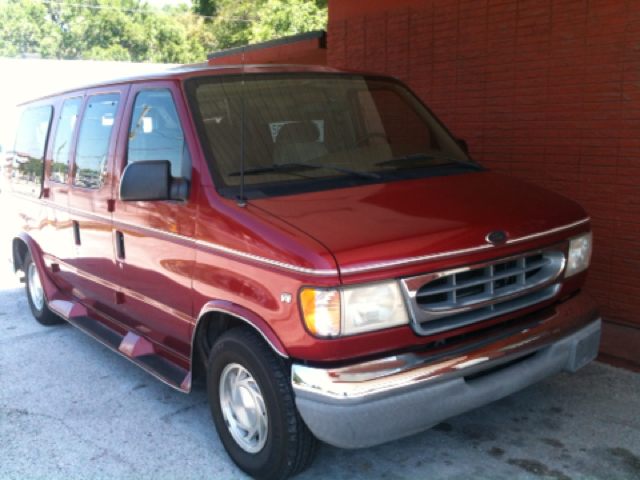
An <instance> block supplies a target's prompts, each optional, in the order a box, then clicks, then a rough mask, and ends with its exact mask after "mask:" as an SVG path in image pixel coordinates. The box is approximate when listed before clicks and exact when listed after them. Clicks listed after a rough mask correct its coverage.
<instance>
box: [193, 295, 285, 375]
mask: <svg viewBox="0 0 640 480" xmlns="http://www.w3.org/2000/svg"><path fill="white" fill-rule="evenodd" d="M210 312H221V313H226V314H228V315H231V316H233V317H235V318H237V319H239V320H242V321H243V322H245V323H247V324H248V325H250V326H251V327H253V328H254V329H255V330H257V331H258V333H260V335H262V337H263V338H264V340H265V341H266V342H267V344H269V346H270V347H271V348H272V349H273V350H274V351H275V352H276V353H277V354H278V355H280V356H281V357H284V358H288V357H289V355H288V354H287V350H286V349H285V348H284V345H283V344H282V342H281V341H280V339H279V338H278V336H277V335H276V334H275V332H274V331H273V329H272V328H271V327H270V326H269V324H268V323H267V322H266V321H265V320H264V319H263V318H261V317H260V316H259V315H256V314H255V313H253V312H252V311H251V310H248V309H246V308H244V307H242V306H240V305H238V304H236V303H233V302H229V301H227V300H211V301H209V302H207V303H206V304H205V305H204V306H203V307H202V309H201V310H200V314H199V315H198V319H197V320H196V324H195V325H194V327H193V333H192V338H191V352H192V353H191V356H192V358H191V361H192V365H193V352H194V350H195V339H196V333H197V331H198V326H199V325H200V321H201V320H202V319H203V318H204V317H205V315H206V314H207V313H210Z"/></svg>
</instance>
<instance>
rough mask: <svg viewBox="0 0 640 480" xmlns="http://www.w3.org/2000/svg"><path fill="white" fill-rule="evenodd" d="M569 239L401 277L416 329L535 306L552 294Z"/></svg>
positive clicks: (430, 331) (451, 325) (429, 331)
mask: <svg viewBox="0 0 640 480" xmlns="http://www.w3.org/2000/svg"><path fill="white" fill-rule="evenodd" d="M565 253H566V244H563V245H561V246H557V245H556V246H554V247H552V248H550V249H545V250H539V251H534V252H527V253H525V254H522V255H519V256H514V257H508V258H502V259H497V260H494V261H491V262H486V263H483V264H478V265H470V266H467V267H462V268H456V269H452V270H445V271H442V272H435V273H430V274H426V275H420V276H418V277H412V278H406V279H403V280H402V281H401V284H402V286H403V290H404V292H405V295H407V297H408V299H409V301H410V304H411V308H412V313H413V318H414V328H415V329H416V331H417V332H418V333H420V334H422V335H430V334H433V333H438V332H442V331H446V330H450V329H453V328H458V327H461V326H464V325H468V324H471V323H475V322H479V321H481V320H485V319H488V318H491V317H495V316H498V315H503V314H506V313H509V312H513V311H516V310H519V309H522V308H526V307H529V306H531V305H535V304H536V303H540V302H542V301H544V300H547V299H549V298H551V297H553V296H554V295H555V294H556V293H557V291H558V289H559V284H558V283H555V281H556V279H557V278H558V277H559V276H560V274H561V273H562V271H563V270H564V265H565V258H566V257H565Z"/></svg>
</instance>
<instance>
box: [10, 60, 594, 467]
mask: <svg viewBox="0 0 640 480" xmlns="http://www.w3.org/2000/svg"><path fill="white" fill-rule="evenodd" d="M11 159H12V162H11V163H10V164H9V165H7V166H6V168H5V169H4V174H5V175H6V180H7V181H8V183H9V184H10V185H11V190H12V192H13V196H14V199H15V200H14V203H15V205H17V208H18V212H19V214H20V219H21V221H22V223H23V225H22V229H21V231H19V232H16V235H15V238H14V240H13V262H14V265H15V269H16V270H21V271H23V272H24V274H25V277H26V278H25V280H26V281H25V283H26V293H27V296H28V299H29V304H30V306H31V310H32V312H33V315H34V316H35V318H36V320H38V321H39V322H40V323H42V324H44V325H53V324H56V323H60V322H61V321H67V322H69V323H71V324H73V325H75V326H77V327H78V328H80V329H82V330H83V331H85V332H87V333H88V334H90V335H91V336H93V337H94V338H96V339H97V340H99V341H100V342H102V343H104V344H105V345H107V346H109V347H111V348H112V349H113V350H115V351H117V352H119V353H121V354H122V355H124V356H126V357H127V358H129V359H130V360H131V361H132V362H133V363H135V364H137V365H139V366H141V367H142V368H144V369H145V370H147V371H149V372H150V373H151V374H153V375H155V376H156V377H157V378H159V379H160V380H161V381H163V382H166V383H167V384H169V385H171V386H173V387H175V388H176V389H178V390H181V391H184V392H189V391H190V389H191V385H192V380H193V379H194V378H196V377H198V376H204V377H206V382H207V388H208V393H209V397H210V403H211V410H212V414H213V420H214V422H215V425H216V428H217V431H218V434H219V436H220V438H221V441H222V443H223V444H224V446H225V448H226V450H227V452H228V453H229V456H230V457H231V458H232V460H233V461H234V462H235V463H236V464H237V465H238V466H239V467H240V468H241V469H242V470H244V471H245V472H247V473H248V474H249V475H252V476H254V477H256V478H262V479H276V478H280V479H282V478H286V477H288V476H291V475H294V474H296V473H298V472H300V471H302V470H303V469H304V468H305V467H307V466H308V465H309V464H310V463H311V461H312V459H313V455H314V451H315V446H316V444H317V440H316V439H319V440H322V441H324V442H327V443H330V444H332V445H336V446H339V447H344V448H360V447H368V446H371V445H376V444H380V443H383V442H387V441H390V440H393V439H397V438H400V437H403V436H406V435H410V434H413V433H416V432H418V431H421V430H424V429H427V428H429V427H432V426H433V425H435V424H437V423H438V422H441V421H442V420H443V419H446V418H447V417H450V416H453V415H457V414H459V413H461V412H464V411H467V410H470V409H472V408H475V407H478V406H480V405H484V404H486V403H488V402H491V401H493V400H496V399H499V398H501V397H504V396H506V395H509V394H511V393H512V392H515V391H517V390H519V389H521V388H523V387H526V386H527V385H530V384H532V383H534V382H537V381H539V380H541V379H543V378H545V377H547V376H549V375H552V374H554V373H557V372H560V371H563V370H565V371H572V372H573V371H576V370H577V369H579V368H580V367H582V366H583V365H585V364H586V363H588V362H589V361H591V360H592V359H593V358H594V357H595V356H596V354H597V351H598V345H599V340H600V328H601V327H600V323H601V322H600V317H599V312H598V309H597V307H596V305H595V304H594V302H593V300H592V299H591V298H590V297H589V296H588V295H587V294H585V293H584V292H582V287H583V285H584V283H585V277H586V275H587V267H588V266H589V261H590V257H591V246H592V239H591V232H590V226H589V217H588V216H587V214H586V213H585V211H584V209H583V208H582V207H581V206H580V205H578V204H577V203H576V202H574V201H572V200H569V199H568V198H565V197H563V196H561V195H558V194H556V193H552V192H549V191H546V190H544V189H542V188H540V187H537V186H535V185H532V184H529V183H523V182H520V181H517V180H515V179H513V178H510V177H506V176H503V175H499V174H496V173H492V172H490V171H487V170H486V169H485V168H483V167H482V166H480V165H478V164H477V163H475V162H474V161H472V159H471V158H470V156H469V153H468V152H467V149H466V145H465V143H464V142H463V141H461V140H457V139H456V138H454V137H453V136H452V135H451V133H450V132H449V131H448V130H447V129H446V127H445V126H444V125H443V124H442V123H441V122H440V121H439V120H438V119H437V118H436V117H435V116H434V115H433V113H432V112H431V111H430V110H429V109H428V108H427V107H426V106H425V105H424V104H423V103H422V102H421V101H420V99H419V98H417V97H416V96H415V95H414V94H413V93H412V92H411V91H410V90H409V89H408V88H407V87H406V86H405V85H403V84H402V83H401V82H400V81H398V80H396V79H393V78H389V77H384V76H378V75H373V74H363V73H358V72H350V71H342V70H334V69H329V68H323V67H299V66H247V67H244V68H243V67H234V66H230V67H216V68H198V67H190V68H187V67H185V68H181V69H177V70H173V71H170V72H168V73H162V74H158V75H148V76H144V77H137V78H130V79H123V80H120V81H114V82H110V83H105V84H100V85H92V86H88V87H86V88H83V89H76V90H70V91H67V92H63V93H60V94H57V95H53V96H49V97H46V98H41V99H39V100H36V101H33V102H30V103H28V104H26V105H24V113H23V114H22V117H21V120H20V125H19V130H18V134H17V138H16V143H15V148H14V152H13V153H12V155H11Z"/></svg>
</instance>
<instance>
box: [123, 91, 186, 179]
mask: <svg viewBox="0 0 640 480" xmlns="http://www.w3.org/2000/svg"><path fill="white" fill-rule="evenodd" d="M147 160H169V162H170V163H171V176H172V177H174V178H186V179H187V180H189V179H190V177H191V161H190V157H189V150H188V149H187V144H186V141H185V138H184V132H183V130H182V126H181V125H180V119H179V117H178V112H177V111H176V106H175V103H174V101H173V96H172V95H171V92H170V91H169V90H166V89H158V90H145V91H142V92H140V93H138V95H137V96H136V102H135V105H134V107H133V114H132V118H131V125H130V127H129V146H128V149H127V163H134V162H142V161H147Z"/></svg>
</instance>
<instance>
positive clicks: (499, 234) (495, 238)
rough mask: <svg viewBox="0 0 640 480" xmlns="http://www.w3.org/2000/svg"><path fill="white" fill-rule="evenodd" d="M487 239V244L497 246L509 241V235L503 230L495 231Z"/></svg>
mask: <svg viewBox="0 0 640 480" xmlns="http://www.w3.org/2000/svg"><path fill="white" fill-rule="evenodd" d="M485 239H486V240H487V242H489V243H493V244H494V245H497V244H498V243H502V242H504V241H505V240H506V239H507V234H506V233H504V232H503V231H502V230H494V231H493V232H490V233H489V234H488V235H487V236H486V238H485Z"/></svg>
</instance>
